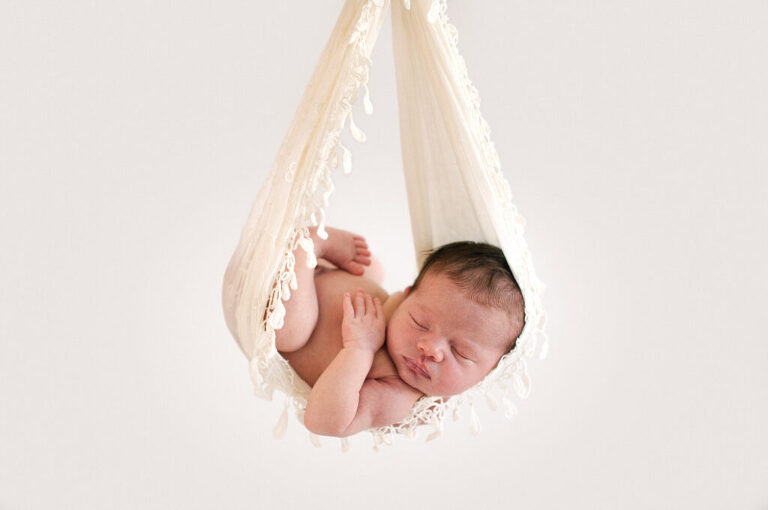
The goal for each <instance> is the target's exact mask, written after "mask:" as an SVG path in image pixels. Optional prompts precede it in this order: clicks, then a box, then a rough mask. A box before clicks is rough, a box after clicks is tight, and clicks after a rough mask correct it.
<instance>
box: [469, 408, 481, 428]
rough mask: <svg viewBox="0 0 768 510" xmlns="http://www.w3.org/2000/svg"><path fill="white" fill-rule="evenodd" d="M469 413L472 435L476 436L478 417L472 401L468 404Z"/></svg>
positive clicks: (478, 426)
mask: <svg viewBox="0 0 768 510" xmlns="http://www.w3.org/2000/svg"><path fill="white" fill-rule="evenodd" d="M469 414H470V416H471V417H472V435H473V436H476V435H478V434H479V433H480V419H479V418H478V417H477V413H476V412H475V406H474V405H473V404H472V403H470V404H469Z"/></svg>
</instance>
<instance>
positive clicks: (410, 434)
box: [408, 427, 416, 439]
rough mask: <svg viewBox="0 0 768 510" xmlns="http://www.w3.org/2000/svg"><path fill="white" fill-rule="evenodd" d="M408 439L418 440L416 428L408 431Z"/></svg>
mask: <svg viewBox="0 0 768 510" xmlns="http://www.w3.org/2000/svg"><path fill="white" fill-rule="evenodd" d="M408 439H416V427H411V428H409V429H408Z"/></svg>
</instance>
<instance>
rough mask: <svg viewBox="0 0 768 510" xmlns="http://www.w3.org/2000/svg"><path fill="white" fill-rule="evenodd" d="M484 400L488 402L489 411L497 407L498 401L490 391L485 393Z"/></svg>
mask: <svg viewBox="0 0 768 510" xmlns="http://www.w3.org/2000/svg"><path fill="white" fill-rule="evenodd" d="M485 402H486V403H487V404H488V408H489V409H490V410H491V411H495V410H496V409H498V408H499V401H498V400H496V397H494V396H493V394H492V393H486V394H485Z"/></svg>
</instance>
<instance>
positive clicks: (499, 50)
mask: <svg viewBox="0 0 768 510" xmlns="http://www.w3.org/2000/svg"><path fill="white" fill-rule="evenodd" d="M395 1H398V0H395ZM341 5H342V2H341V0H322V1H299V0H293V1H290V2H255V1H248V2H246V1H242V0H240V1H222V2H210V1H201V0H193V1H188V2H183V3H182V2H173V1H159V2H148V1H136V2H94V1H85V0H77V1H70V2H54V1H29V2H21V1H15V0H5V1H3V2H2V3H0V173H1V179H0V183H1V185H0V204H2V205H1V206H0V239H2V243H3V245H2V250H0V282H2V283H1V285H0V508H2V509H4V510H5V509H13V510H15V509H48V508H62V509H65V508H72V509H100V508H111V509H136V508H140V509H166V508H186V509H190V510H192V509H209V508H226V509H246V508H247V509H253V508H278V507H287V508H299V507H302V508H306V507H310V508H352V507H362V508H374V509H375V508H390V507H393V506H397V507H399V508H438V507H440V508H466V507H470V506H471V507H479V508H494V509H495V508H525V509H553V508H584V509H592V508H611V509H613V508H626V509H635V508H636V509H646V508H675V509H678V508H686V509H697V510H698V509H708V508H712V509H737V508H738V509H742V508H743V509H761V510H765V509H766V508H768V439H766V430H768V370H767V369H768V341H767V338H768V335H766V323H765V314H764V307H765V305H766V298H765V289H766V287H767V286H768V270H767V269H766V267H765V263H764V261H765V260H766V257H768V236H766V223H767V222H768V205H766V204H767V201H766V198H767V196H766V195H767V194H768V193H767V192H768V182H767V179H766V170H767V169H768V150H767V149H766V137H767V135H768V101H767V99H768V92H766V91H768V68H767V67H766V64H765V63H766V57H767V56H768V55H767V54H766V53H767V52H766V48H767V47H768V37H767V36H766V35H765V27H766V26H768V6H767V5H766V3H765V2H763V1H757V0H755V1H737V2H725V1H711V2H710V1H706V2H705V1H694V0H681V1H674V2H670V1H660V0H651V1H645V2H640V1H636V2H609V1H572V2H556V1H528V0H514V1H503V2H502V1H489V0H486V1H483V2H470V1H468V0H454V1H452V2H451V3H450V6H449V16H450V18H451V20H452V22H453V23H454V24H455V25H456V26H457V28H458V29H459V34H460V49H461V51H462V52H463V54H464V56H465V58H466V60H467V63H468V66H469V69H470V76H471V77H472V79H473V81H474V82H475V84H476V85H477V87H478V88H479V90H480V93H481V96H482V98H483V111H484V114H485V117H486V119H487V120H488V122H489V123H490V125H491V127H492V128H493V133H494V140H495V143H496V146H497V148H498V151H499V154H500V156H501V160H502V166H503V168H504V172H505V174H506V176H507V177H508V179H509V181H510V183H511V185H512V189H513V192H514V196H515V203H516V204H517V205H518V207H519V209H520V211H521V212H522V214H523V215H524V216H525V217H526V218H527V220H528V224H527V239H528V243H529V245H530V248H531V250H532V253H533V256H534V260H535V262H536V267H537V270H538V272H539V275H540V277H541V278H542V280H544V281H545V282H546V283H547V284H548V288H547V292H546V293H545V295H544V300H545V305H546V308H547V310H548V313H549V317H550V322H549V334H550V338H551V351H550V356H549V358H548V359H547V360H546V361H542V362H538V361H537V362H534V363H533V364H532V366H531V375H532V380H533V389H532V393H531V397H530V398H529V399H528V400H527V401H523V402H521V403H520V404H519V409H520V414H519V416H518V417H517V418H516V419H515V420H514V421H512V422H509V421H507V420H505V419H504V417H503V416H502V415H501V413H498V412H491V411H489V410H488V409H486V408H485V407H484V406H479V408H478V411H479V414H480V418H481V421H482V424H483V431H482V432H481V434H480V435H479V436H477V437H474V436H472V435H471V434H470V433H469V424H468V422H467V421H466V420H462V421H459V422H456V423H452V422H451V423H449V424H448V425H447V427H446V432H445V434H444V436H443V437H442V438H441V439H439V440H437V441H434V442H431V443H425V442H424V437H425V435H426V434H425V433H422V434H421V435H420V437H419V438H418V439H417V440H415V441H408V440H405V439H403V440H400V441H398V442H397V443H396V444H395V446H394V447H391V448H386V449H384V450H383V451H382V452H380V453H374V452H373V451H372V449H371V444H372V442H371V439H370V437H369V436H368V435H366V434H361V435H360V436H359V437H355V438H353V440H352V451H351V452H350V453H348V454H342V453H340V451H339V444H338V442H336V441H335V440H330V439H325V440H324V441H323V443H324V447H323V448H321V449H316V448H315V447H313V446H312V445H311V443H310V442H309V440H308V438H307V434H306V432H305V431H304V430H303V429H302V428H301V427H300V426H299V425H298V424H297V422H296V421H295V420H293V419H291V421H290V424H289V429H288V433H287V435H286V437H285V439H283V440H282V441H278V440H276V439H274V438H273V437H272V434H271V431H272V428H273V427H274V425H275V423H276V421H277V419H278V416H279V414H280V411H281V410H282V399H281V398H278V399H276V400H275V401H274V402H266V401H262V400H259V399H257V398H255V397H254V396H253V395H252V394H251V383H250V380H249V377H248V371H247V364H246V360H245V358H244V357H243V356H242V354H241V353H240V352H239V350H238V348H237V347H236V345H235V342H234V341H233V340H232V338H231V337H230V335H229V333H228V331H227V329H226V327H225V325H224V321H223V316H222V313H221V309H220V287H221V281H222V277H223V273H224V269H225V267H226V264H227V261H228V259H229V256H230V254H231V252H232V251H233V250H234V248H235V246H236V244H237V240H238V238H239V233H240V228H241V227H242V225H243V224H244V222H245V218H246V216H247V213H248V210H249V207H250V204H251V201H252V200H253V199H254V198H255V196H256V192H257V190H258V188H259V186H260V184H261V182H262V181H263V179H264V177H265V175H266V172H267V171H268V169H269V168H270V166H271V164H272V158H273V157H274V155H275V153H276V151H277V148H278V145H279V143H280V140H281V138H282V136H283V134H284V132H285V130H286V129H287V127H288V124H289V121H290V118H291V116H292V115H293V112H294V110H295V108H296V105H297V104H298V101H299V98H300V96H301V93H302V91H303V89H304V86H305V84H306V82H307V79H308V78H309V75H310V73H311V70H312V68H313V66H314V63H315V60H316V59H317V57H318V56H319V54H320V50H321V47H322V45H323V44H324V43H325V40H326V38H327V36H328V34H329V33H330V31H331V28H332V26H333V24H334V22H335V19H336V16H337V14H338V12H339V11H340V9H341ZM391 53H392V52H391V38H390V31H389V25H388V24H387V25H385V28H384V30H383V31H382V35H381V38H380V40H379V43H378V45H377V47H376V49H375V51H374V54H373V61H374V68H373V72H372V81H371V89H372V95H373V101H374V105H375V112H374V115H373V117H370V118H366V117H364V116H362V115H356V117H357V119H358V121H359V124H360V126H361V127H362V128H363V129H364V130H365V131H366V132H367V134H368V136H369V141H368V142H367V143H366V144H365V145H363V146H360V145H357V144H355V142H353V141H351V140H348V142H349V145H350V146H351V147H352V149H353V153H354V171H353V173H352V175H350V176H348V177H345V176H343V175H340V174H339V175H338V176H337V179H336V183H337V191H336V193H335V194H334V196H333V197H332V204H331V207H330V210H329V218H330V219H329V222H330V223H331V224H333V225H339V226H343V227H346V228H350V229H354V230H357V231H359V232H361V233H363V234H364V235H366V236H367V237H368V239H369V241H370V244H371V245H372V248H373V250H374V251H375V252H376V253H377V254H378V256H379V257H380V258H381V259H382V261H383V263H384V266H385V270H386V271H387V279H386V282H385V283H386V286H387V288H388V289H389V290H396V289H398V288H401V287H403V286H405V285H406V284H407V283H409V279H410V278H412V277H413V276H414V272H415V267H414V256H413V249H412V247H411V241H410V239H411V238H410V230H409V229H410V226H409V220H408V213H407V205H406V200H405V191H404V181H403V177H402V174H401V168H400V156H399V136H398V128H397V109H396V96H395V90H394V89H395V85H394V76H393V65H392V55H391Z"/></svg>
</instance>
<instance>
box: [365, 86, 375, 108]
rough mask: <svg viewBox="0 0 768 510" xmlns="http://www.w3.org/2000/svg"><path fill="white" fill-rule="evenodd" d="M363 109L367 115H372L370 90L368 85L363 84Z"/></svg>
mask: <svg viewBox="0 0 768 510" xmlns="http://www.w3.org/2000/svg"><path fill="white" fill-rule="evenodd" d="M363 91H364V92H365V94H364V95H363V109H364V110H365V113H366V114H367V115H373V103H372V102H371V91H370V90H368V85H363Z"/></svg>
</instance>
